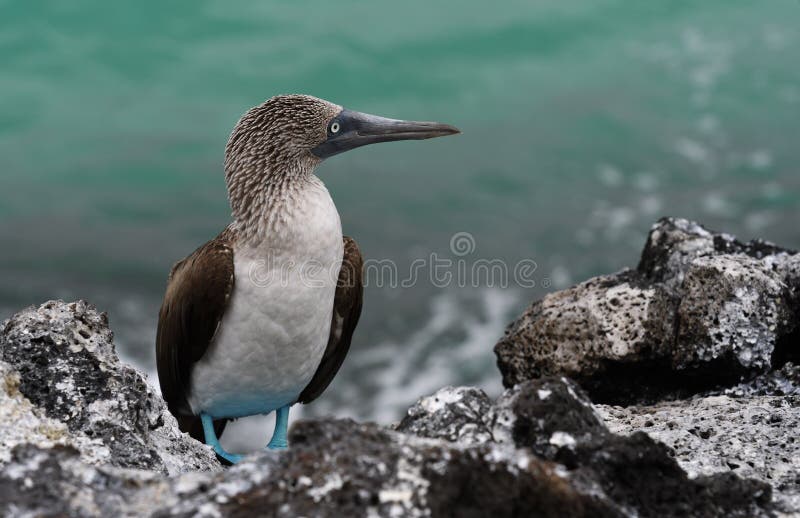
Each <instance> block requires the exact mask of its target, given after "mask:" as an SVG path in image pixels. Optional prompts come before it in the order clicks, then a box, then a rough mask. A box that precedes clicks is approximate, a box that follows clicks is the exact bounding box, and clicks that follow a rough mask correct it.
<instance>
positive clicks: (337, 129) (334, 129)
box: [331, 121, 339, 133]
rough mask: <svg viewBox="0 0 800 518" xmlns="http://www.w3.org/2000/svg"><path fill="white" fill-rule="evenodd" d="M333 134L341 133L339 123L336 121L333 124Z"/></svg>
mask: <svg viewBox="0 0 800 518" xmlns="http://www.w3.org/2000/svg"><path fill="white" fill-rule="evenodd" d="M331 133H339V123H338V122H335V121H334V122H332V123H331Z"/></svg>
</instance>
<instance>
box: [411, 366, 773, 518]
mask: <svg viewBox="0 0 800 518" xmlns="http://www.w3.org/2000/svg"><path fill="white" fill-rule="evenodd" d="M471 393H472V390H471V389H467V388H461V389H453V388H447V389H445V390H444V391H440V392H438V393H436V394H434V395H433V396H430V397H428V398H423V400H421V402H420V403H417V405H414V406H413V407H412V408H411V409H410V410H409V417H412V416H413V417H412V418H411V419H410V420H409V417H407V418H406V419H405V420H404V421H403V423H408V422H412V423H413V430H414V433H418V434H422V435H423V436H425V437H431V436H439V437H452V438H455V440H457V438H458V437H460V434H458V433H453V432H452V430H451V427H452V426H453V425H456V426H460V427H462V428H465V429H469V430H474V429H482V430H487V429H490V430H491V435H490V437H491V438H490V439H488V440H486V441H484V442H482V445H483V446H486V445H492V444H496V445H513V447H515V448H517V450H518V452H519V451H524V452H531V453H533V454H534V456H535V458H537V459H545V460H547V461H550V462H554V463H557V465H559V466H560V469H559V470H557V471H556V472H557V473H559V474H560V475H561V476H562V477H563V478H564V480H566V481H568V482H569V484H570V485H571V486H572V487H573V488H575V489H577V490H578V491H579V492H580V493H582V494H590V495H594V497H595V498H597V499H599V500H600V501H602V502H605V503H606V504H607V505H608V506H609V507H610V508H612V509H614V510H615V512H617V513H619V514H620V515H638V516H767V515H770V513H771V512H772V508H771V504H770V493H771V491H770V487H769V485H768V484H767V483H764V482H756V481H752V480H746V479H743V478H740V477H738V476H736V475H735V474H732V473H720V474H710V473H709V474H701V476H696V477H694V478H691V477H689V476H688V475H687V473H686V472H684V471H683V470H682V469H681V467H680V466H679V465H678V463H677V462H676V461H675V459H674V458H673V457H672V452H671V451H670V450H669V449H668V448H667V447H665V446H664V445H663V444H660V443H658V442H656V441H655V440H653V439H652V438H651V437H649V436H648V435H647V434H644V433H635V434H632V435H630V436H627V435H626V436H622V435H617V434H615V433H612V432H611V431H609V430H608V428H606V426H605V424H604V423H603V419H602V416H601V415H600V414H598V412H597V411H596V410H595V408H594V407H593V405H592V404H591V402H590V401H589V399H588V397H587V396H586V394H585V393H584V392H583V391H582V390H581V389H580V388H579V387H578V386H577V385H576V384H575V383H573V382H572V381H570V380H568V379H565V378H542V379H539V380H535V381H529V382H525V383H522V384H520V385H517V386H515V387H513V388H511V389H508V390H507V391H506V392H505V393H504V394H503V395H502V396H501V397H500V398H499V399H498V400H497V401H496V402H495V403H494V404H492V405H491V406H490V407H489V408H488V409H486V404H485V403H486V401H485V399H483V398H480V401H481V411H480V412H474V411H470V412H458V411H457V409H458V408H459V406H458V405H459V403H458V402H459V401H462V400H463V399H467V400H468V399H469V398H470V394H471ZM459 396H460V398H459ZM432 403H435V404H432ZM423 407H424V408H426V411H425V412H421V411H420V408H423ZM454 407H455V410H456V411H454ZM403 423H401V425H400V428H401V429H403V428H405V426H404V425H403ZM437 430H448V433H446V434H443V435H437ZM409 431H411V430H409ZM626 431H627V430H626ZM482 437H485V436H482ZM517 455H521V454H520V453H517ZM564 515H568V514H567V513H565V514H564Z"/></svg>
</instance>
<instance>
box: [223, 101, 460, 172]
mask: <svg viewBox="0 0 800 518" xmlns="http://www.w3.org/2000/svg"><path fill="white" fill-rule="evenodd" d="M455 133H459V131H458V129H456V128H454V127H453V126H450V125H447V124H440V123H438V122H415V121H404V120H396V119H387V118H385V117H378V116H376V115H369V114H366V113H360V112H356V111H352V110H347V109H343V108H342V107H341V106H338V105H336V104H333V103H330V102H328V101H325V100H323V99H318V98H316V97H311V96H310V95H278V96H275V97H272V98H271V99H268V100H267V101H265V102H264V103H263V104H260V105H258V106H255V107H253V108H251V109H250V110H248V111H247V113H245V114H244V115H243V116H242V118H241V119H240V120H239V122H238V123H237V124H236V127H235V128H234V129H233V132H232V133H231V136H230V139H229V140H228V146H227V148H226V150H225V166H226V167H225V168H226V174H227V175H230V174H232V173H234V172H235V171H236V170H237V169H245V170H247V169H253V168H258V169H264V170H265V171H266V172H269V173H274V174H277V175H285V174H292V173H296V172H298V170H299V169H306V167H302V166H307V165H312V169H313V165H316V163H319V161H320V160H323V159H325V158H328V157H331V156H333V155H337V154H339V153H342V152H344V151H348V150H351V149H355V148H357V147H361V146H365V145H367V144H375V143H377V142H389V141H394V140H420V139H428V138H433V137H442V136H445V135H453V134H455ZM298 166H301V167H298Z"/></svg>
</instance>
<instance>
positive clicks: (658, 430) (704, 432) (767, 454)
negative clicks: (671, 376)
mask: <svg viewBox="0 0 800 518" xmlns="http://www.w3.org/2000/svg"><path fill="white" fill-rule="evenodd" d="M799 408H800V397H799V396H796V395H794V396H766V395H762V396H750V397H746V398H737V397H731V396H728V395H718V396H707V397H695V398H693V399H690V400H688V401H665V402H660V403H657V404H654V405H644V406H629V407H625V408H623V407H616V406H603V405H599V406H598V410H599V411H600V413H601V414H602V415H603V417H604V419H605V422H606V423H607V424H608V426H609V428H610V429H611V431H613V432H615V433H621V434H631V433H635V432H640V431H644V432H646V433H647V434H648V435H649V436H650V437H653V438H654V439H656V440H658V441H660V442H662V443H664V444H666V445H667V446H669V447H670V448H671V449H672V450H673V451H674V452H675V458H676V459H677V461H678V462H679V464H680V465H681V467H682V468H683V469H685V470H686V471H687V472H688V473H689V474H690V475H691V476H697V475H711V474H717V473H736V474H738V475H740V476H742V477H746V478H754V479H758V480H762V481H764V482H766V483H769V484H770V485H771V486H772V487H773V488H774V490H775V491H774V493H773V494H774V496H775V500H776V501H777V503H778V506H779V509H780V510H782V511H783V512H785V513H787V514H791V513H800V441H798V440H797V438H796V436H797V430H798V429H799V428H800V411H798V409H799Z"/></svg>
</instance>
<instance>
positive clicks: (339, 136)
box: [311, 110, 461, 158]
mask: <svg viewBox="0 0 800 518" xmlns="http://www.w3.org/2000/svg"><path fill="white" fill-rule="evenodd" d="M456 133H461V132H460V131H459V130H458V129H457V128H454V127H453V126H450V125H449V124H441V123H439V122H416V121H402V120H397V119H387V118H386V117H378V116H377V115H370V114H368V113H360V112H354V111H350V110H342V111H341V112H340V113H339V115H337V116H336V117H334V118H333V120H331V121H330V122H329V123H328V138H327V139H326V140H325V142H323V143H322V144H320V145H318V146H317V147H315V148H314V149H312V150H311V152H312V153H313V154H314V155H316V156H318V157H319V158H328V157H330V156H333V155H338V154H339V153H343V152H345V151H349V150H351V149H355V148H357V147H361V146H366V145H367V144H376V143H378V142H391V141H393V140H423V139H428V138H435V137H444V136H446V135H455V134H456Z"/></svg>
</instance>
